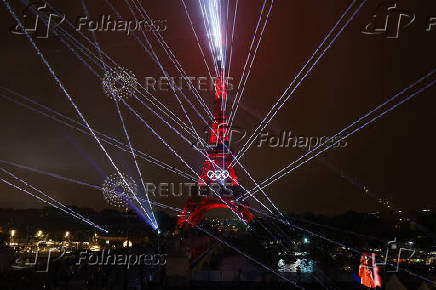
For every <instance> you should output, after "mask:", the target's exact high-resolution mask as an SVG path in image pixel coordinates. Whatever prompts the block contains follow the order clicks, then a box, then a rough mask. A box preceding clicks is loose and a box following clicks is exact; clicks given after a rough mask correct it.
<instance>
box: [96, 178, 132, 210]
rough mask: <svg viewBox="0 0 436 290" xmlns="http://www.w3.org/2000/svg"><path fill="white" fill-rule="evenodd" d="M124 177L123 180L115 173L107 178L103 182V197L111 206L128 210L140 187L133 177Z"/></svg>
mask: <svg viewBox="0 0 436 290" xmlns="http://www.w3.org/2000/svg"><path fill="white" fill-rule="evenodd" d="M122 176H123V178H121V177H120V175H119V174H118V173H115V174H112V175H109V176H108V177H106V179H105V180H104V182H103V197H104V200H105V201H106V202H107V203H108V204H109V205H111V206H114V207H121V208H127V207H129V202H128V201H129V200H130V199H131V198H132V197H133V195H136V194H137V191H138V186H137V184H136V182H135V180H134V179H133V178H132V177H130V176H128V175H126V174H122Z"/></svg>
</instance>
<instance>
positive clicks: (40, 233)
mask: <svg viewBox="0 0 436 290" xmlns="http://www.w3.org/2000/svg"><path fill="white" fill-rule="evenodd" d="M36 236H37V237H38V238H39V237H41V236H42V231H41V230H39V231H37V232H36Z"/></svg>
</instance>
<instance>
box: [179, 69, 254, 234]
mask: <svg viewBox="0 0 436 290" xmlns="http://www.w3.org/2000/svg"><path fill="white" fill-rule="evenodd" d="M219 76H220V77H218V78H217V79H216V81H215V100H214V111H213V115H214V119H213V121H212V126H211V133H210V138H209V141H208V143H209V146H208V150H207V158H206V160H205V161H204V165H203V170H202V172H201V175H200V178H199V180H198V187H197V192H196V193H194V194H193V196H192V197H191V199H190V200H188V202H187V205H186V206H185V208H184V210H183V212H182V214H180V215H179V220H178V226H179V227H183V226H184V225H187V226H190V225H195V224H197V223H198V222H199V221H200V220H202V218H203V216H204V214H205V213H206V212H208V211H209V210H211V209H214V208H229V209H231V210H232V211H233V212H235V213H237V214H239V215H240V216H241V217H242V218H243V219H244V220H245V222H249V221H250V220H252V219H253V214H252V213H251V212H250V211H249V209H248V206H246V205H244V204H240V203H237V202H235V199H236V198H237V197H239V196H240V195H241V194H242V193H243V190H242V189H241V187H240V186H239V183H238V177H237V176H236V172H235V169H234V168H233V166H232V165H231V162H232V155H231V153H230V151H229V131H230V130H229V128H228V123H227V115H226V103H227V102H226V101H227V92H226V86H225V82H224V81H223V80H224V74H223V73H222V72H219ZM217 195H219V197H218V196H217Z"/></svg>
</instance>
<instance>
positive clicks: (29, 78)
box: [0, 0, 436, 214]
mask: <svg viewBox="0 0 436 290" xmlns="http://www.w3.org/2000/svg"><path fill="white" fill-rule="evenodd" d="M65 2H66V1H52V2H51V3H52V4H53V5H54V6H55V7H57V9H58V10H60V11H62V12H64V13H65V14H66V16H67V18H68V19H70V20H72V21H73V22H75V21H76V20H75V19H76V17H78V16H80V15H83V12H82V10H81V9H82V8H81V4H80V1H74V4H73V3H68V4H66V3H65ZM70 2H73V1H70ZM88 2H89V3H88ZM239 2H240V7H239V11H238V17H237V23H236V28H235V43H234V48H233V53H234V54H233V60H232V68H231V76H232V77H233V78H234V81H233V83H235V84H237V82H239V77H240V75H241V72H242V68H243V65H244V62H245V58H246V56H247V52H248V48H249V45H250V41H251V38H252V35H253V31H254V28H255V25H256V21H257V18H258V15H259V12H260V8H261V5H262V1H254V0H240V1H239ZM142 3H144V4H143V5H144V6H145V9H147V11H148V12H149V14H150V15H151V16H152V17H153V18H154V19H166V20H167V26H168V29H167V31H165V32H164V34H163V35H164V38H165V40H166V41H167V42H168V44H169V45H170V47H171V48H173V50H174V52H175V54H176V56H177V58H178V59H179V61H180V62H181V63H182V65H183V67H184V69H185V71H186V72H187V73H188V75H190V76H197V77H198V76H206V75H207V72H206V69H205V66H204V63H203V61H202V59H201V54H200V52H199V49H198V47H197V44H196V42H195V38H194V36H193V34H192V31H191V27H190V25H189V22H188V20H187V18H186V15H185V12H184V10H183V7H182V6H181V4H180V2H179V1H174V0H165V1H162V0H160V1H142ZM230 3H231V7H233V5H234V2H233V1H230ZM377 3H379V1H372V0H370V1H368V2H367V4H365V6H364V7H363V8H362V10H361V11H360V12H359V14H358V15H357V17H356V19H355V20H354V21H353V22H352V23H351V25H350V26H349V27H348V28H347V29H346V30H345V31H344V33H343V34H342V35H341V36H340V38H339V39H338V40H337V42H336V43H335V45H334V46H333V47H332V48H331V49H330V50H329V51H328V53H327V54H326V56H325V57H324V58H323V59H322V60H321V61H320V63H319V64H318V66H317V67H316V69H315V70H314V71H313V72H312V73H311V74H310V76H309V77H308V78H307V79H306V80H305V81H304V83H303V84H302V86H301V87H300V88H299V89H298V90H297V92H296V94H295V95H294V96H293V97H292V99H291V100H290V101H289V102H288V103H287V104H286V105H285V107H284V108H283V109H282V110H281V112H280V113H279V114H278V115H277V117H276V118H275V119H274V121H273V122H272V124H271V125H270V126H269V130H274V131H281V130H291V131H292V132H295V133H296V134H301V135H307V136H326V135H332V134H334V133H336V132H338V131H339V130H340V129H341V128H343V127H344V126H345V125H347V124H349V123H350V122H351V121H353V120H355V119H356V118H358V117H359V116H361V115H363V114H364V113H366V112H367V111H368V110H370V109H372V108H374V107H375V106H377V105H378V104H380V103H381V102H383V101H384V100H386V99H387V98H389V97H390V96H392V95H394V94H395V93H396V92H398V91H400V90H401V89H403V88H405V87H406V86H408V85H409V84H411V83H412V82H414V81H415V80H417V79H418V78H419V77H421V76H423V75H424V74H426V73H428V72H429V71H431V70H432V69H433V68H434V66H435V64H436V62H435V60H436V56H435V44H436V42H435V39H436V30H435V31H433V32H425V28H426V19H427V17H429V16H436V4H435V3H434V1H432V0H422V1H397V3H398V4H399V7H401V8H402V9H404V10H407V11H412V12H413V13H415V14H416V17H417V19H416V21H415V23H414V24H413V25H412V26H410V27H408V28H407V29H405V30H404V31H403V32H402V34H401V35H400V38H399V39H386V38H384V37H382V36H369V35H364V34H362V33H361V32H360V30H361V28H362V27H363V26H364V25H365V24H366V23H368V22H369V21H370V20H371V15H372V12H373V10H374V9H375V8H376V6H377ZM87 4H88V8H89V10H90V13H91V16H92V17H93V18H97V17H98V16H99V15H101V14H111V15H114V14H113V13H111V11H110V10H109V8H108V7H107V6H106V5H105V4H104V1H103V0H93V1H89V0H88V1H87ZM187 4H188V9H189V11H190V14H191V17H192V18H193V20H194V25H195V27H196V29H197V31H198V33H199V36H200V39H201V41H202V44H205V42H204V41H205V39H206V38H205V34H204V32H203V30H202V28H203V27H202V25H201V24H202V23H201V14H200V11H199V7H198V4H197V1H193V0H187ZM348 4H349V1H343V0H335V1H333V0H330V1H322V0H306V1H290V0H277V1H275V4H274V7H273V9H272V12H271V17H270V22H269V23H268V26H267V28H266V30H265V33H264V36H263V40H262V43H261V45H260V48H259V51H258V53H257V57H256V60H255V63H254V67H253V70H252V72H251V77H250V79H249V81H248V83H247V88H246V91H245V93H244V96H243V98H242V101H241V108H240V110H239V111H238V114H237V117H236V119H235V125H236V126H237V127H241V128H246V129H247V131H248V132H251V131H252V130H253V129H254V128H255V126H256V125H257V124H258V122H259V121H260V120H261V118H263V116H264V115H265V113H266V112H267V111H268V110H269V109H270V108H271V106H272V105H273V104H274V102H275V100H277V98H278V96H280V94H281V93H282V92H283V90H284V89H285V88H286V87H287V86H288V84H289V82H290V81H291V80H292V78H293V77H294V76H295V74H296V73H297V72H298V71H299V69H300V68H301V66H302V65H303V64H304V63H305V61H306V60H307V59H308V57H309V56H310V55H311V54H312V53H313V51H314V50H315V48H316V47H317V46H318V44H319V43H320V42H321V40H322V38H323V37H324V36H325V35H326V34H327V32H328V31H329V30H330V28H331V27H332V26H333V25H334V24H335V22H336V21H337V19H338V18H339V16H340V15H341V14H342V12H343V11H344V10H345V8H346V7H347V5H348ZM2 6H3V5H2ZM12 6H13V8H14V10H15V11H17V13H18V15H19V16H21V14H22V13H21V11H22V10H23V9H24V7H25V6H24V5H23V4H21V3H20V2H19V1H17V0H14V1H13V2H12ZM116 7H117V9H119V11H120V12H121V13H122V15H123V16H124V17H125V18H128V17H129V15H130V14H129V11H128V9H127V7H126V5H125V3H124V2H123V1H117V2H116ZM0 22H1V26H0V27H2V29H0V35H1V39H2V44H3V45H2V46H1V48H0V49H1V54H0V59H1V62H2V68H3V69H2V71H1V81H0V83H1V85H0V86H3V87H7V88H10V89H12V90H14V91H16V92H19V93H21V94H23V95H26V96H29V97H31V98H32V99H34V100H36V101H38V102H40V103H42V104H45V105H47V106H49V107H51V108H53V109H55V110H57V111H59V112H61V113H63V114H65V115H67V116H71V117H73V118H75V119H78V117H77V115H76V114H75V112H74V110H73V108H72V106H71V105H70V103H69V102H68V101H67V99H66V97H65V96H64V95H63V93H62V91H61V90H60V89H59V87H58V86H57V85H56V83H55V81H54V80H53V79H52V78H51V76H50V74H49V72H48V70H47V69H46V67H45V66H44V65H43V63H42V62H41V60H40V58H39V57H38V56H37V55H36V53H35V51H34V50H33V48H32V47H31V45H30V44H29V42H28V40H27V39H26V38H25V37H24V36H18V35H13V34H11V33H10V32H9V29H10V27H12V26H13V25H14V21H13V19H12V17H11V16H10V15H9V13H8V12H7V10H6V9H5V7H4V6H3V7H2V9H1V17H0ZM63 25H65V24H63ZM87 35H88V36H89V37H90V36H91V34H89V33H87ZM74 36H76V37H77V38H78V39H81V38H80V36H79V34H77V33H75V34H74ZM96 36H97V38H98V40H99V42H100V44H101V47H102V49H103V50H104V51H106V52H107V53H108V54H109V55H110V56H111V57H112V58H114V59H115V60H116V61H117V62H118V63H120V64H121V65H123V66H124V67H127V68H129V69H130V70H131V71H133V72H134V73H135V75H136V76H137V78H138V80H139V81H140V82H143V81H144V78H145V77H146V76H154V77H160V76H161V73H160V71H159V69H158V67H157V66H156V65H155V64H154V63H153V62H152V61H151V59H150V57H149V56H148V55H147V54H146V53H145V52H144V50H143V49H142V47H141V46H140V45H138V43H137V42H136V41H135V40H134V39H133V37H131V36H126V35H125V34H124V33H123V32H97V33H96ZM82 40H83V39H82ZM37 43H38V45H39V46H40V48H41V49H42V51H43V52H44V53H45V55H46V56H47V58H48V61H49V62H50V64H51V65H52V66H53V67H54V69H55V70H56V72H57V73H58V75H59V77H60V79H61V80H62V82H63V83H64V85H65V87H66V88H67V89H68V90H69V92H70V93H71V95H72V96H73V98H74V100H75V101H76V102H77V104H78V106H79V108H80V110H81V111H82V112H83V113H84V114H85V116H86V117H87V119H88V120H89V122H90V124H91V125H92V126H93V127H94V128H95V129H97V130H100V131H103V132H105V133H107V134H109V135H111V136H114V137H117V138H119V139H121V140H125V139H124V136H123V131H122V127H121V125H120V122H119V119H118V117H117V114H116V112H115V108H114V104H113V102H112V101H111V100H110V99H109V98H108V97H107V96H105V95H104V93H103V90H102V87H101V84H100V82H99V80H97V79H96V78H95V77H94V75H93V74H92V73H90V72H89V70H88V69H87V67H85V66H84V65H83V64H82V63H81V62H80V61H78V60H77V59H76V58H75V56H74V55H73V54H71V52H70V51H69V50H68V49H67V48H65V47H64V46H63V44H62V43H61V42H60V41H59V40H58V39H57V38H56V37H55V36H54V35H51V36H50V38H49V39H39V40H38V41H37ZM153 44H154V47H155V49H156V51H157V54H158V56H159V58H160V59H161V62H162V64H163V65H164V67H166V68H168V71H169V73H170V75H172V76H177V74H176V71H175V69H174V67H173V66H170V63H169V61H168V58H167V57H166V54H165V53H164V52H163V51H162V50H161V49H160V48H159V47H158V45H157V43H156V42H154V43H153ZM206 56H207V57H209V54H208V50H206ZM435 92H436V89H435V88H430V89H428V90H426V91H425V92H424V93H422V94H420V95H418V96H417V97H415V98H414V99H412V101H410V102H407V103H405V104H404V105H402V106H400V107H399V108H397V109H395V110H394V111H393V112H391V113H389V114H387V115H386V116H384V117H383V118H381V119H379V120H378V121H377V122H375V123H374V124H372V125H370V126H369V127H367V128H365V129H363V130H361V131H360V132H359V133H358V134H356V135H354V136H352V137H351V138H350V139H348V146H347V147H346V148H343V149H333V150H330V151H328V152H326V153H325V154H324V155H323V157H324V158H325V159H326V160H328V162H330V163H331V164H333V165H334V166H335V167H337V168H339V169H340V170H343V171H344V172H345V173H346V174H348V175H350V176H354V177H357V178H358V179H359V180H360V181H361V182H362V183H364V184H366V185H368V186H369V188H371V189H373V190H374V191H376V192H379V193H380V195H381V196H383V197H387V198H390V199H391V200H392V201H393V202H394V203H395V204H397V205H398V206H399V207H400V208H404V209H415V208H424V207H433V208H434V207H435V206H436V197H435V195H434V189H433V188H434V186H433V184H432V180H434V177H433V174H434V169H433V167H432V166H433V164H434V162H433V160H434V156H435V153H434V148H435V145H436V143H435V140H436V139H435V138H433V136H432V134H433V132H434V128H433V126H434V123H435V114H434V105H435V101H434V94H435ZM202 95H203V97H204V98H205V99H206V101H207V103H208V104H209V106H210V107H211V106H212V93H211V92H203V94H202ZM230 95H231V97H232V93H230ZM156 96H157V97H158V98H159V100H160V101H162V102H163V103H165V104H167V106H168V107H170V108H171V109H172V110H174V112H176V113H177V114H178V115H179V116H180V117H182V116H183V115H182V112H181V110H180V109H179V106H178V104H177V102H176V100H175V98H174V96H172V95H171V94H169V93H168V92H159V93H157V94H156ZM191 97H192V96H191ZM137 108H138V110H139V111H140V112H141V113H142V114H143V116H144V117H145V118H146V119H147V120H149V121H150V123H151V124H152V126H154V127H155V128H156V129H157V131H159V132H160V133H161V134H162V136H163V137H164V138H165V139H166V140H168V142H169V143H170V144H171V145H172V146H174V148H176V150H177V151H179V152H180V153H181V154H182V155H183V156H184V158H185V159H186V161H187V162H188V163H189V164H191V165H192V166H193V168H194V169H196V170H198V171H200V169H201V166H202V163H203V161H204V160H203V158H202V157H201V156H200V154H198V153H196V152H195V151H194V150H193V149H192V148H189V147H188V146H187V145H185V144H183V143H182V142H180V140H179V139H178V137H177V136H176V135H175V134H174V133H172V132H170V131H169V130H168V128H167V127H164V126H163V125H162V124H161V123H160V122H159V121H158V120H156V118H155V117H154V116H153V115H152V114H151V113H150V112H146V110H143V109H141V108H140V107H139V106H138V107H137ZM123 113H124V115H125V116H126V121H127V126H128V129H129V133H130V134H131V138H132V142H133V144H134V146H135V147H137V148H138V149H140V150H142V151H144V152H148V153H150V154H152V155H153V156H155V157H157V158H159V159H161V160H163V161H165V162H167V163H169V164H172V165H174V166H177V167H178V168H181V169H183V170H184V171H188V170H187V169H186V168H185V167H184V166H183V164H182V163H181V162H179V161H178V160H176V159H175V157H174V156H173V155H172V154H171V153H170V152H169V151H168V150H167V149H166V148H165V147H164V146H162V145H161V143H160V142H159V140H157V139H156V137H154V136H153V135H152V134H151V133H150V132H149V131H148V130H147V128H145V127H144V126H143V124H141V123H140V122H139V121H137V120H136V119H135V118H134V117H133V116H132V115H131V114H130V115H129V114H128V112H127V111H126V110H123ZM190 113H191V116H194V113H193V112H192V110H191V111H190ZM193 120H194V123H195V125H196V127H197V128H198V129H201V128H203V125H202V124H201V122H200V120H199V118H196V117H193ZM0 124H1V125H0V129H1V137H0V156H1V157H0V159H3V160H7V161H12V162H17V163H20V164H24V165H28V166H31V167H35V168H39V169H41V170H46V171H50V172H55V173H58V174H61V175H64V176H68V177H71V178H75V179H78V180H83V181H86V182H89V183H91V184H96V185H101V184H102V183H103V179H104V175H101V174H100V173H99V171H98V170H97V169H96V167H95V166H93V165H92V162H95V163H96V164H98V167H99V168H101V169H102V170H103V171H104V172H105V173H104V174H112V173H114V171H113V170H112V169H111V167H110V164H109V162H108V161H107V160H106V158H105V156H104V155H103V153H102V152H101V150H100V149H99V148H98V147H97V145H96V142H95V141H94V140H93V139H92V138H90V137H89V136H85V135H82V134H80V133H78V132H76V131H74V130H72V129H69V128H67V127H65V126H63V125H60V124H58V123H55V122H54V121H51V120H48V119H47V118H45V117H43V116H41V115H39V114H36V113H33V112H31V111H29V110H28V109H25V108H22V107H20V106H18V105H16V104H13V103H11V102H9V101H7V100H5V99H3V98H0ZM240 145H241V143H238V144H236V146H234V148H233V150H234V151H237V149H238V146H240ZM109 152H110V154H111V155H113V156H114V159H115V160H116V162H117V164H119V165H120V167H121V168H122V169H123V170H125V171H127V172H128V173H130V174H131V175H134V174H135V169H134V165H133V162H132V160H131V157H130V156H129V155H128V154H125V153H117V152H116V151H115V150H113V149H110V150H109ZM301 153H302V151H300V150H299V149H295V148H273V149H268V148H255V147H253V148H252V149H251V150H250V151H249V154H247V155H246V156H245V157H244V159H243V163H244V164H245V165H246V167H247V168H248V169H249V171H250V172H251V173H252V174H253V176H254V177H255V178H256V179H258V180H259V181H262V180H264V179H265V178H267V177H268V176H270V175H271V174H272V173H274V172H275V171H277V170H278V169H280V168H282V167H283V166H284V165H287V164H288V163H290V162H291V161H293V160H295V159H296V158H298V157H299V156H300V155H301ZM7 168H8V169H10V170H11V171H13V172H15V173H17V175H18V176H20V177H23V178H24V179H26V180H27V181H29V182H30V183H32V184H34V185H36V186H39V187H40V188H41V189H43V190H45V191H46V192H48V193H50V194H52V195H53V196H54V197H55V198H57V199H59V200H61V201H63V202H64V203H67V204H74V205H77V206H82V207H83V206H86V207H94V208H96V209H101V208H104V207H106V204H105V203H104V201H103V198H102V194H101V193H100V192H98V191H95V190H94V191H93V190H89V189H87V188H84V187H81V186H77V185H72V184H70V183H66V182H63V181H58V180H55V179H53V178H50V177H46V176H41V175H37V174H34V173H29V172H28V171H24V170H18V169H16V168H13V167H7ZM141 169H142V170H143V172H144V179H145V181H146V182H154V183H158V182H174V183H178V182H183V181H184V180H183V179H182V178H181V177H179V176H177V175H174V174H172V173H168V172H167V171H165V170H162V169H159V168H156V167H155V166H153V165H150V164H144V163H142V164H141ZM238 172H239V175H240V179H241V180H242V183H243V184H246V186H247V187H248V188H251V187H252V184H251V183H250V181H249V179H248V178H246V177H245V176H243V174H242V172H241V170H239V171H238ZM2 176H4V175H2ZM267 192H268V193H270V195H271V197H272V199H273V200H274V201H275V202H276V204H277V205H278V206H279V207H280V208H281V209H282V210H288V211H295V212H303V211H313V212H316V213H323V214H336V213H341V212H344V211H347V210H350V209H351V210H357V211H371V210H375V209H377V204H376V202H375V201H374V199H372V198H370V197H364V195H363V194H362V191H361V190H359V189H357V188H356V187H354V186H352V185H350V184H349V183H348V182H347V181H345V180H344V179H342V178H341V177H340V176H339V175H338V174H336V173H334V172H333V171H331V170H330V169H328V168H327V167H326V166H325V165H323V164H322V163H320V162H319V161H316V160H314V161H311V162H309V163H308V164H306V165H304V166H302V167H301V168H299V169H297V170H296V171H294V172H293V173H292V174H291V175H289V176H287V177H286V178H284V179H282V180H281V181H280V182H278V183H276V184H275V185H273V186H271V187H269V188H268V191H267ZM158 201H159V202H162V203H166V204H171V205H175V206H178V207H183V205H184V202H185V199H180V198H179V199H175V198H172V199H171V198H169V199H168V198H167V199H165V198H160V199H158ZM35 206H40V203H39V202H37V201H35V200H34V199H32V198H30V197H27V196H26V195H25V194H24V193H23V192H19V191H16V190H14V189H11V188H10V187H9V186H8V185H6V184H3V183H1V184H0V208H2V207H17V208H23V207H35Z"/></svg>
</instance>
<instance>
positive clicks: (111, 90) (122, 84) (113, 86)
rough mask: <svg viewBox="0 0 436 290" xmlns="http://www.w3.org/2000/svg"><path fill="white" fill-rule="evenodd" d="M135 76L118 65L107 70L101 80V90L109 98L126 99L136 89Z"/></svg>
mask: <svg viewBox="0 0 436 290" xmlns="http://www.w3.org/2000/svg"><path fill="white" fill-rule="evenodd" d="M136 84H137V80H136V76H135V75H134V74H133V72H131V71H130V70H127V69H125V68H122V67H118V68H116V69H114V70H107V71H106V73H105V75H104V77H103V81H102V85H103V91H104V93H105V94H106V96H108V97H109V98H111V99H116V100H120V99H127V98H128V97H129V96H130V95H131V94H132V93H133V92H134V91H135V90H136Z"/></svg>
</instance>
